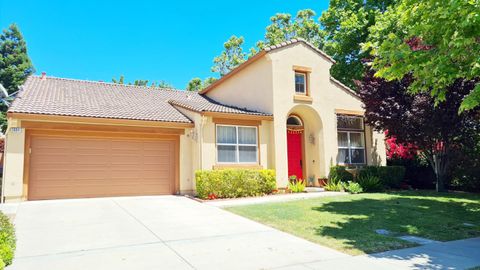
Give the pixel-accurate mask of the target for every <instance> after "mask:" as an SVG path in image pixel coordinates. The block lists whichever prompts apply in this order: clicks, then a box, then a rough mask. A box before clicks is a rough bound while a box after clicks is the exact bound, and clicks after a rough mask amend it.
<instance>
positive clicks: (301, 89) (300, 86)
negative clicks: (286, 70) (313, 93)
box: [295, 72, 307, 95]
mask: <svg viewBox="0 0 480 270" xmlns="http://www.w3.org/2000/svg"><path fill="white" fill-rule="evenodd" d="M295 93H296V94H300V95H306V94H307V74H305V73H300V72H295Z"/></svg>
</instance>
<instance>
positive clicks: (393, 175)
mask: <svg viewBox="0 0 480 270" xmlns="http://www.w3.org/2000/svg"><path fill="white" fill-rule="evenodd" d="M365 175H374V176H377V177H378V178H379V179H380V182H381V183H382V185H383V186H384V187H385V188H399V187H400V185H401V183H402V182H403V180H404V178H405V167H404V166H365V167H363V168H362V169H360V171H359V173H358V177H362V176H365Z"/></svg>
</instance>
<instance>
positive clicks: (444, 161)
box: [422, 145, 450, 192]
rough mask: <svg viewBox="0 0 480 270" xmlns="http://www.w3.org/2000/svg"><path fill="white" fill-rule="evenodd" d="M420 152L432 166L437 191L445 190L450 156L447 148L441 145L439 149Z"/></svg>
mask: <svg viewBox="0 0 480 270" xmlns="http://www.w3.org/2000/svg"><path fill="white" fill-rule="evenodd" d="M422 154H423V156H424V157H425V158H426V159H427V160H428V163H429V164H430V166H432V168H433V172H434V173H435V178H436V184H435V188H436V190H437V192H446V191H447V189H446V188H445V182H446V180H447V169H448V162H449V158H450V155H449V154H450V153H449V150H448V148H447V147H445V145H443V147H442V148H441V149H436V151H435V150H434V151H424V152H423V153H422Z"/></svg>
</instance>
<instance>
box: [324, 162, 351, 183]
mask: <svg viewBox="0 0 480 270" xmlns="http://www.w3.org/2000/svg"><path fill="white" fill-rule="evenodd" d="M332 178H334V179H337V180H340V181H342V182H345V183H348V182H349V181H353V175H352V174H351V173H349V172H347V170H346V167H344V166H333V167H331V168H330V173H329V174H328V179H332Z"/></svg>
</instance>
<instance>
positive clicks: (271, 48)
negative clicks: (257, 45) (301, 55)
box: [200, 38, 346, 94]
mask: <svg viewBox="0 0 480 270" xmlns="http://www.w3.org/2000/svg"><path fill="white" fill-rule="evenodd" d="M297 43H303V44H305V45H307V47H309V48H310V49H312V50H313V51H315V52H316V53H318V54H320V56H322V57H323V58H325V59H326V60H328V61H329V62H331V63H332V64H335V60H333V58H332V57H330V56H329V55H328V54H326V53H325V52H324V51H322V50H320V49H319V48H317V47H315V46H314V45H313V44H311V43H310V42H308V41H306V40H304V39H302V38H294V39H291V40H288V41H285V42H282V43H280V44H276V45H272V46H268V47H265V48H264V49H263V50H261V51H260V52H258V53H257V54H256V55H254V56H252V57H250V58H249V59H248V60H247V61H245V62H243V63H242V64H241V65H239V66H238V67H236V68H234V69H233V70H231V71H230V72H229V73H227V74H225V75H224V76H223V77H221V78H220V79H218V80H217V81H215V82H214V83H212V84H211V85H209V86H208V87H207V88H205V89H203V90H202V91H200V94H205V93H207V92H208V91H210V90H212V89H214V88H215V87H217V86H218V85H219V84H221V83H222V82H224V81H226V80H227V79H228V78H230V77H231V76H233V75H234V74H235V73H237V72H239V71H240V70H242V69H244V68H245V67H247V66H248V65H250V64H252V63H253V62H255V61H256V60H258V59H260V58H262V56H264V55H265V54H267V53H269V52H272V51H275V50H278V49H281V48H285V47H288V46H290V45H293V44H297ZM345 87H346V86H345Z"/></svg>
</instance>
